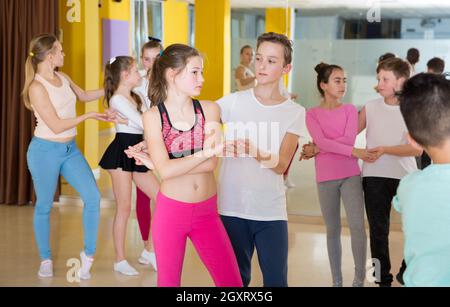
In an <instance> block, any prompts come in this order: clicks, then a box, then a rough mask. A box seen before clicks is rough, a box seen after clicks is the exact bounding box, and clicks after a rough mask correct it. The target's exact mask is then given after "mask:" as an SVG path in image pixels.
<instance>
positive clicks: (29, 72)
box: [22, 34, 58, 110]
mask: <svg viewBox="0 0 450 307" xmlns="http://www.w3.org/2000/svg"><path fill="white" fill-rule="evenodd" d="M57 41H58V39H57V38H56V36H55V35H53V34H42V35H39V36H36V37H35V38H33V39H32V40H31V42H30V47H29V49H28V57H27V60H26V62H25V83H24V86H23V90H22V97H23V102H24V104H25V107H26V108H27V109H29V110H33V107H32V106H31V102H30V96H29V93H28V90H29V88H30V85H31V83H32V82H33V80H34V77H35V75H36V72H37V67H38V65H39V64H40V63H42V62H43V61H44V60H45V58H46V56H47V55H48V54H49V53H50V52H52V51H53V50H54V48H55V43H56V42H57Z"/></svg>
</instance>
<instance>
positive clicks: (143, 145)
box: [131, 141, 148, 153]
mask: <svg viewBox="0 0 450 307" xmlns="http://www.w3.org/2000/svg"><path fill="white" fill-rule="evenodd" d="M131 147H132V148H133V149H134V150H136V151H137V152H141V151H142V152H145V153H148V149H147V142H146V141H142V142H140V143H138V144H136V145H134V146H131Z"/></svg>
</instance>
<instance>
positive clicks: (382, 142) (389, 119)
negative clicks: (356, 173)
mask: <svg viewBox="0 0 450 307" xmlns="http://www.w3.org/2000/svg"><path fill="white" fill-rule="evenodd" d="M365 108H366V123H367V128H366V129H367V130H366V140H367V148H368V149H370V148H374V147H378V146H397V145H405V144H408V139H407V134H408V130H407V128H406V124H405V121H404V119H403V116H402V114H401V112H400V106H392V105H388V104H386V103H385V102H384V99H383V98H378V99H376V100H373V101H371V102H369V103H368V104H366V106H365ZM416 170H417V163H416V159H415V158H414V157H399V156H393V155H387V154H384V155H382V156H381V157H380V158H379V159H378V160H377V161H375V162H374V163H367V162H364V163H363V167H362V176H363V177H384V178H394V179H401V178H403V177H404V176H406V175H407V174H409V173H412V172H414V171H416Z"/></svg>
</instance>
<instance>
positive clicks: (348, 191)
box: [306, 63, 372, 286]
mask: <svg viewBox="0 0 450 307" xmlns="http://www.w3.org/2000/svg"><path fill="white" fill-rule="evenodd" d="M316 72H317V74H318V76H317V88H318V90H319V92H320V94H321V96H322V101H321V103H320V105H319V106H317V107H314V108H311V109H310V110H308V112H307V113H306V125H307V127H308V131H309V133H310V135H311V137H312V139H313V142H314V144H315V145H316V147H317V148H318V150H319V153H318V154H317V155H316V157H315V167H316V180H317V189H318V193H319V201H320V206H321V210H322V214H323V217H324V220H325V224H326V227H327V247H328V257H329V260H330V266H331V273H332V278H333V286H342V285H343V280H342V271H341V257H342V251H341V238H340V235H341V215H340V206H341V198H342V200H343V202H344V207H345V210H346V215H347V221H348V224H349V227H350V233H351V241H352V252H353V258H354V262H355V277H354V280H353V286H363V285H364V278H365V261H366V233H365V228H364V198H363V190H362V185H361V177H360V173H361V170H360V168H359V165H358V158H359V159H363V160H366V161H370V160H371V159H372V154H371V153H369V152H368V151H366V150H365V149H358V148H355V147H354V144H355V139H356V136H357V134H358V111H357V110H356V108H355V106H353V105H351V104H342V103H341V102H340V99H341V98H342V97H344V95H345V92H346V77H345V72H344V70H343V69H342V68H341V67H339V66H337V65H327V64H324V63H321V64H319V65H317V66H316Z"/></svg>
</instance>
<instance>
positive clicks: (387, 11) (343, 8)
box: [188, 0, 450, 18]
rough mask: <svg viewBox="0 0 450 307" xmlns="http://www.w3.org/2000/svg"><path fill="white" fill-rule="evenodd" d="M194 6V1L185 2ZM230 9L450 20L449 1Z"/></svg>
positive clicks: (249, 0) (286, 1)
mask: <svg viewBox="0 0 450 307" xmlns="http://www.w3.org/2000/svg"><path fill="white" fill-rule="evenodd" d="M188 1H189V2H191V3H194V2H195V1H194V0H188ZM230 1H231V7H232V8H267V7H291V8H297V9H299V11H300V13H301V14H302V15H303V14H305V15H336V14H338V15H344V16H354V17H356V16H359V15H361V14H362V13H366V12H367V11H368V10H369V9H371V8H375V7H377V6H378V7H379V8H380V14H381V18H391V17H416V18H417V17H419V18H421V17H422V18H423V17H450V0H230Z"/></svg>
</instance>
